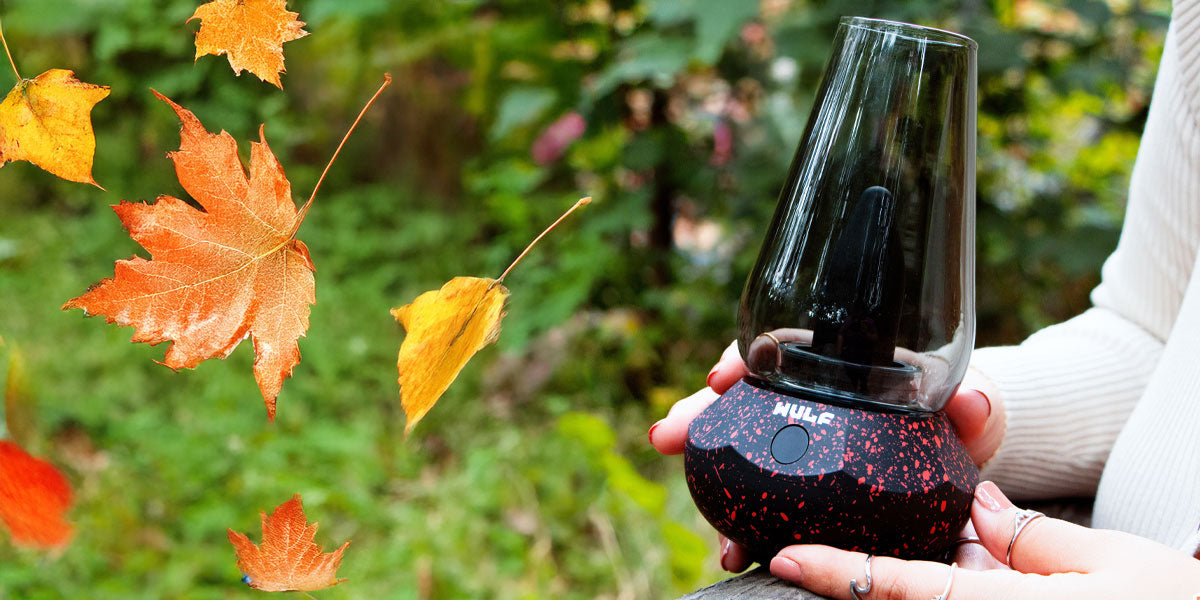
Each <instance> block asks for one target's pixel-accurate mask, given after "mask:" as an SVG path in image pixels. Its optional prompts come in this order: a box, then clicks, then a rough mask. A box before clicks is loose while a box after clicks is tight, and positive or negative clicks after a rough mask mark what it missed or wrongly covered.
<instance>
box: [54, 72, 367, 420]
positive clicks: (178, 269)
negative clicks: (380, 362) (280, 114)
mask: <svg viewBox="0 0 1200 600" xmlns="http://www.w3.org/2000/svg"><path fill="white" fill-rule="evenodd" d="M384 77H385V79H384V83H383V85H382V86H380V88H379V90H378V91H376V92H375V96H373V97H372V98H371V100H370V101H368V102H367V105H366V106H365V107H363V112H362V113H359V118H358V119H357V120H355V122H354V125H351V127H350V131H348V132H347V133H346V137H345V138H343V139H342V144H345V142H346V138H348V137H349V136H350V132H352V131H353V130H354V127H355V125H357V124H358V121H359V120H361V118H362V115H363V114H364V113H365V112H366V110H367V108H369V107H370V106H371V104H372V103H373V102H374V101H375V98H378V97H379V94H380V93H381V92H382V91H383V89H384V88H385V87H387V85H388V84H389V83H391V77H388V76H386V75H385V76H384ZM154 94H155V95H156V96H158V98H159V99H161V100H162V101H163V102H166V103H167V104H168V105H170V106H171V108H172V109H174V110H175V114H176V115H178V117H179V120H180V121H181V122H182V124H183V127H182V130H181V133H180V137H181V141H180V146H179V151H177V152H171V153H169V154H168V155H167V156H168V157H169V158H170V159H171V160H173V161H174V162H175V172H176V174H177V175H178V177H179V183H180V184H181V185H183V188H184V190H186V191H187V192H188V193H189V194H190V195H191V196H192V198H193V199H195V200H196V201H197V202H198V203H199V204H200V205H201V206H202V207H203V209H204V210H197V209H195V208H193V207H192V206H191V205H189V204H188V203H186V202H184V201H183V200H180V199H178V198H173V197H171V196H160V197H159V198H158V200H157V201H156V202H155V203H154V204H147V203H140V202H139V203H131V202H121V203H120V204H117V205H114V206H113V210H114V211H115V212H116V213H117V217H118V218H120V220H121V222H122V223H123V224H124V225H125V228H126V229H127V230H128V231H129V235H130V237H132V238H133V239H134V240H135V241H137V242H138V243H139V244H141V245H142V247H143V248H145V249H146V250H148V251H149V252H150V254H151V260H145V259H143V258H141V257H136V256H135V257H133V258H131V259H129V260H119V261H117V263H116V267H115V273H114V276H113V277H112V278H111V279H105V280H103V281H101V282H100V283H99V284H97V285H95V286H93V287H92V288H91V289H90V290H88V291H87V292H86V293H85V294H83V295H82V296H79V297H78V298H74V299H72V300H69V301H68V302H67V303H66V304H64V305H63V309H64V310H68V309H72V308H81V309H83V310H84V311H85V312H87V314H88V315H104V317H105V320H106V321H107V322H109V323H114V322H115V323H117V324H119V325H121V326H130V325H131V326H133V327H134V330H135V331H134V335H133V338H132V341H134V342H146V343H149V344H157V343H160V342H164V341H168V340H169V341H172V342H174V343H173V344H172V345H171V347H170V348H168V349H167V352H166V356H165V357H164V359H163V364H165V365H166V366H168V367H171V368H172V369H181V368H192V367H195V366H196V365H198V364H199V363H201V362H203V361H205V360H208V359H210V358H225V357H226V356H228V355H229V353H230V352H232V351H233V349H234V348H236V347H237V345H238V344H239V343H240V342H241V341H242V340H243V339H245V338H246V337H247V336H249V337H252V338H254V353H255V360H254V378H255V380H256V381H257V382H258V387H259V389H260V390H261V391H262V395H263V401H264V402H265V403H266V406H267V416H268V417H269V418H271V419H274V418H275V400H276V397H277V396H278V395H279V391H280V388H281V387H282V386H283V380H284V379H286V378H288V377H290V376H291V375H292V369H293V368H294V367H295V366H296V365H297V364H298V363H299V362H300V347H299V344H298V340H299V338H300V337H302V336H304V335H305V333H306V332H307V331H308V315H309V306H310V305H312V304H314V303H315V302H316V296H315V292H314V285H315V284H314V280H313V271H314V270H315V268H314V267H313V263H312V259H311V258H310V257H309V253H308V247H307V246H305V245H304V242H302V241H300V240H299V239H296V231H297V230H298V229H299V227H300V223H301V222H302V221H303V220H304V215H305V214H307V211H308V208H309V206H311V204H312V201H313V197H315V196H316V193H317V189H319V188H320V185H321V181H323V180H324V177H325V173H322V174H321V179H319V180H318V181H317V184H316V186H314V188H313V194H312V196H310V197H309V199H308V202H306V203H305V205H304V206H303V207H301V209H300V210H299V211H297V210H296V205H295V204H294V203H293V202H292V192H291V184H290V183H289V182H288V180H287V177H286V176H285V175H284V172H283V167H282V166H280V164H279V161H278V160H276V158H275V155H274V154H273V153H272V152H271V149H270V148H269V147H268V146H267V141H266V138H265V137H264V134H263V128H262V127H259V140H260V141H258V142H252V143H251V144H250V173H249V178H247V175H246V170H245V168H244V167H243V165H242V162H241V160H240V159H239V158H238V154H237V143H236V142H235V141H234V139H233V137H232V136H230V135H229V134H228V133H226V132H224V131H222V132H221V133H220V134H214V133H209V132H208V131H207V130H205V129H204V126H203V125H202V124H201V123H200V121H199V119H197V118H196V115H194V114H192V112H191V111H189V110H187V109H186V108H183V107H182V106H179V105H178V104H176V103H174V102H172V101H171V100H170V99H169V98H167V97H166V96H163V95H162V94H159V93H158V92H154ZM341 148H342V146H341V145H339V146H338V150H337V151H335V152H334V155H333V159H336V158H337V154H338V152H339V151H340V150H341ZM333 159H330V163H329V164H330V165H332V163H333ZM328 171H329V166H326V167H325V172H326V173H327V172H328Z"/></svg>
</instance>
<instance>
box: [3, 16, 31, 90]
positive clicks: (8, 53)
mask: <svg viewBox="0 0 1200 600" xmlns="http://www.w3.org/2000/svg"><path fill="white" fill-rule="evenodd" d="M0 44H4V54H6V55H7V56H8V64H10V65H12V68H13V73H15V74H16V76H17V83H21V81H22V80H23V79H25V78H24V77H21V72H20V71H18V70H17V63H15V62H13V57H12V52H9V51H8V40H5V39H4V23H3V22H2V21H0Z"/></svg>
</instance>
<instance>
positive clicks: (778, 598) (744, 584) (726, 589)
mask: <svg viewBox="0 0 1200 600" xmlns="http://www.w3.org/2000/svg"><path fill="white" fill-rule="evenodd" d="M761 598H770V599H771V600H825V596H818V595H816V594H814V593H812V592H810V591H808V590H805V589H801V588H798V587H796V586H794V585H792V584H790V583H788V582H786V581H783V580H782V579H777V578H776V577H775V576H774V575H772V574H771V572H770V571H768V570H767V568H766V567H759V568H757V569H754V570H753V571H750V572H747V573H742V574H741V575H738V576H737V577H732V578H730V579H726V580H725V581H718V582H717V583H714V584H712V585H710V586H708V587H706V588H704V589H702V590H697V591H695V592H692V593H690V594H688V595H686V596H684V597H683V598H680V599H679V600H759V599H761Z"/></svg>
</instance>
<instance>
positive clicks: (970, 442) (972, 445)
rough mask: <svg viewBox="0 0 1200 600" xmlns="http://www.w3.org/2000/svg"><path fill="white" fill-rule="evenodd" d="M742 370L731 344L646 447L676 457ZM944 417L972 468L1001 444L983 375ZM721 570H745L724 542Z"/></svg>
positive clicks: (739, 555) (736, 550) (972, 377)
mask: <svg viewBox="0 0 1200 600" xmlns="http://www.w3.org/2000/svg"><path fill="white" fill-rule="evenodd" d="M746 372H747V371H746V364H745V363H744V362H742V356H741V354H740V353H739V352H738V348H737V343H736V342H735V343H733V344H730V345H729V347H728V348H726V349H725V352H724V353H723V354H722V355H721V360H719V361H718V362H717V364H716V366H714V367H713V368H712V371H710V372H709V373H708V382H707V383H708V387H706V388H704V389H702V390H700V391H698V392H696V393H695V394H692V395H691V396H688V397H687V398H684V399H683V400H680V401H679V402H676V403H675V405H674V406H672V407H671V411H670V412H669V413H668V414H667V416H666V417H664V418H663V419H662V420H660V421H659V422H657V423H655V424H654V425H653V426H652V427H650V433H649V437H650V443H651V444H653V445H654V447H655V448H657V449H658V451H659V452H662V453H663V454H680V453H682V452H683V446H684V443H685V442H687V430H688V425H690V424H691V422H692V419H694V418H696V415H698V414H700V413H701V411H703V410H704V409H705V408H708V405H710V404H712V403H713V401H715V400H716V399H717V398H718V397H719V396H720V395H721V394H723V393H725V391H726V390H728V389H729V388H730V387H732V386H733V384H735V383H737V382H738V381H739V380H741V378H742V377H744V376H745V375H746ZM946 415H947V416H948V417H949V418H950V422H951V423H952V424H953V425H954V428H955V430H956V431H957V432H958V436H959V438H961V439H962V441H963V444H964V445H966V447H967V451H968V452H969V453H970V454H971V458H972V459H974V460H975V463H976V464H981V463H983V462H984V461H986V460H987V459H989V458H991V456H992V455H993V454H995V452H996V449H997V448H999V447H1000V442H1001V441H1002V440H1003V438H1004V427H1005V425H1004V407H1003V404H1002V403H1001V402H1000V396H999V393H998V390H996V389H995V388H994V386H992V384H991V382H989V381H987V379H986V378H984V377H983V376H982V374H980V373H978V372H976V371H973V370H972V371H968V372H967V376H966V377H965V378H964V379H963V383H962V385H961V386H960V387H959V391H958V393H957V394H955V395H954V397H953V398H951V399H950V402H949V403H948V404H947V405H946ZM720 542H721V567H722V568H724V569H725V570H727V571H733V572H735V573H736V572H739V571H743V570H745V569H746V567H748V566H750V563H749V561H748V559H747V558H746V556H745V552H744V551H743V549H742V548H741V547H740V546H738V545H737V544H734V543H731V542H729V541H728V540H726V539H725V538H724V537H721V538H720Z"/></svg>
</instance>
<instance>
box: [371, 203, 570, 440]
mask: <svg viewBox="0 0 1200 600" xmlns="http://www.w3.org/2000/svg"><path fill="white" fill-rule="evenodd" d="M591 201H592V199H591V198H590V197H588V198H583V199H581V200H580V201H578V202H576V203H575V205H574V206H572V207H571V208H570V209H568V210H567V212H565V213H563V215H562V216H561V217H559V218H558V220H556V221H555V222H554V223H552V224H551V225H550V226H549V227H547V228H546V230H545V231H543V232H542V233H541V234H539V235H538V236H537V237H536V238H534V240H533V241H532V242H530V244H529V245H528V246H526V247H525V250H524V251H523V252H521V254H520V255H519V256H517V258H516V260H514V261H513V262H512V264H511V265H509V266H508V268H507V269H505V270H504V273H502V274H501V275H500V276H499V277H497V278H496V279H486V278H481V277H455V278H454V279H451V280H450V281H448V282H446V284H445V285H443V286H442V287H441V288H440V289H437V290H430V291H428V292H425V293H423V294H421V295H420V296H417V298H416V300H413V301H412V302H411V303H409V304H406V305H404V306H401V307H400V308H393V309H392V316H393V317H395V318H396V321H398V322H399V323H400V325H401V326H403V327H404V331H405V335H404V342H403V343H402V344H400V353H399V356H398V357H397V359H396V369H397V370H398V371H399V372H400V378H399V382H400V406H401V408H403V409H404V414H405V417H406V419H407V420H406V423H405V425H404V433H405V434H408V433H409V432H411V431H412V429H413V427H416V425H417V423H418V422H419V421H420V420H421V419H422V418H424V417H425V414H426V413H428V412H429V409H431V408H433V405H434V404H436V403H437V401H438V399H439V398H441V397H442V394H443V393H445V392H446V390H447V389H448V388H449V387H450V384H451V383H453V382H454V380H455V378H457V377H458V374H459V372H460V371H462V369H463V367H464V366H466V364H467V362H468V361H470V360H471V357H473V356H475V353H477V352H479V351H480V350H482V349H483V347H484V346H487V345H488V344H490V343H492V342H494V341H496V338H497V337H498V336H499V335H500V321H501V320H502V319H503V318H504V312H503V310H504V301H505V300H507V299H508V289H507V288H505V287H504V286H503V285H501V282H503V281H504V277H505V276H507V275H508V273H509V271H511V270H512V268H513V267H515V266H516V265H517V263H518V262H520V261H521V259H522V258H524V256H525V255H526V254H527V253H528V252H529V250H530V248H533V245H534V244H536V243H538V240H540V239H542V237H543V236H545V235H546V234H547V233H549V232H550V231H551V230H552V229H554V227H555V226H556V225H558V224H559V223H561V222H562V220H563V219H565V218H566V217H567V215H569V214H571V213H572V212H574V210H575V209H577V208H579V207H580V206H583V205H585V204H587V203H589V202H591Z"/></svg>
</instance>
